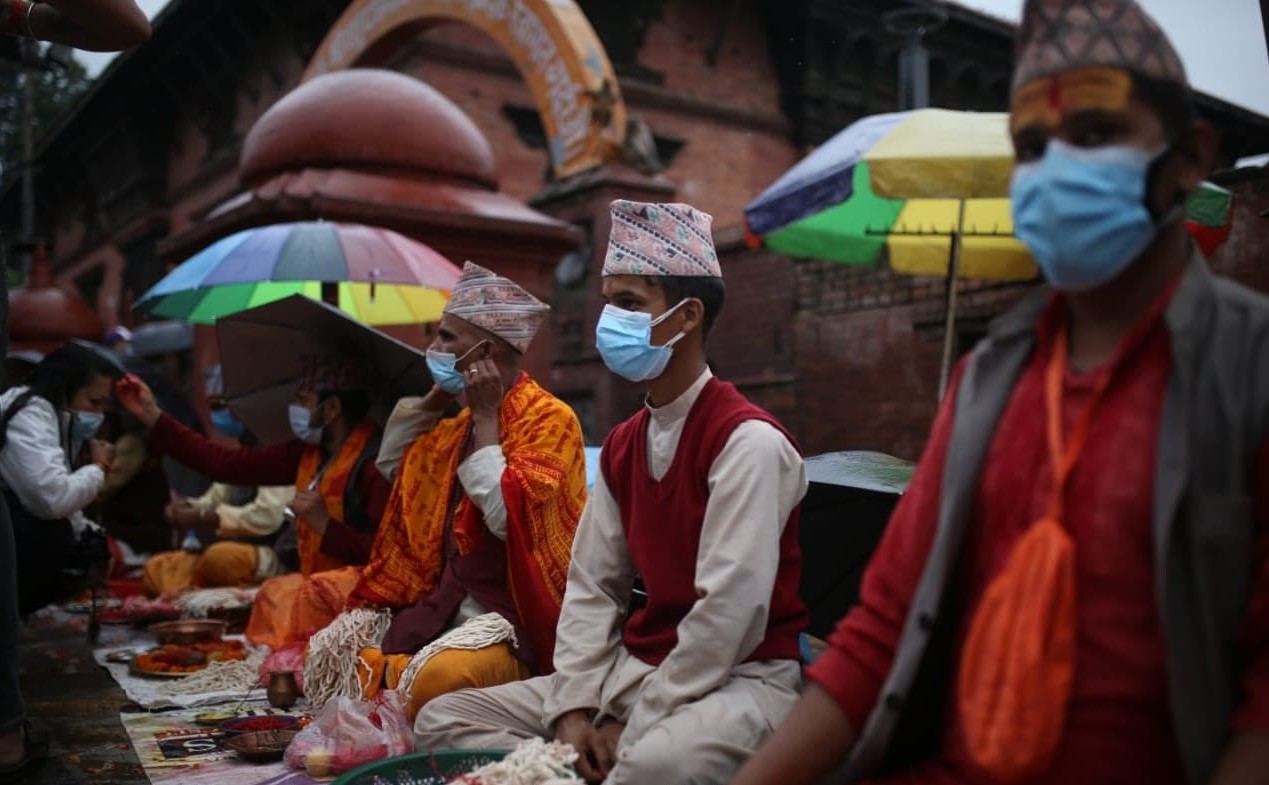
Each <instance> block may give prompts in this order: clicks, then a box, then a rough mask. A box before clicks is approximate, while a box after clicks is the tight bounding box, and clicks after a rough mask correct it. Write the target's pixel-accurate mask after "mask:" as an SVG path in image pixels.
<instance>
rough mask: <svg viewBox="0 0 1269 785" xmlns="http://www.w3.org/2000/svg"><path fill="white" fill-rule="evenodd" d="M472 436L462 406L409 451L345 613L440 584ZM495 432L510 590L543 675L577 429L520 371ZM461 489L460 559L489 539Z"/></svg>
mask: <svg viewBox="0 0 1269 785" xmlns="http://www.w3.org/2000/svg"><path fill="white" fill-rule="evenodd" d="M470 429H471V410H470V409H464V410H463V411H462V412H461V413H459V415H458V416H457V417H454V418H451V419H448V420H442V421H441V422H439V423H437V425H436V427H435V428H433V429H432V430H431V431H428V432H427V433H425V434H423V435H421V436H420V437H419V438H418V439H416V440H415V441H414V444H412V445H410V448H409V449H408V450H407V451H406V454H405V457H404V460H403V461H402V463H401V468H400V469H399V470H398V471H397V476H396V479H395V481H394V482H393V483H392V493H391V495H390V496H389V497H388V504H387V509H386V510H385V512H384V517H383V524H382V525H381V526H380V527H379V533H378V535H377V536H376V538H375V543H374V547H373V548H372V550H371V553H370V562H369V564H367V565H366V566H365V567H364V568H363V569H362V572H361V575H362V578H361V583H360V584H358V586H357V588H356V590H354V592H353V595H352V598H351V600H350V601H349V604H350V606H374V607H381V608H401V607H406V606H409V605H413V604H414V603H416V602H418V601H419V600H420V599H421V598H423V597H424V596H426V595H427V593H428V592H430V591H432V590H433V589H434V588H435V587H436V584H437V581H438V580H439V578H440V573H441V567H442V554H443V553H444V542H443V538H444V536H445V523H446V519H447V516H448V512H449V504H450V500H451V498H453V495H452V494H453V491H454V490H455V488H454V484H455V483H456V482H457V480H458V465H459V463H460V462H461V461H462V459H463V458H464V457H465V456H464V454H463V453H464V447H465V446H466V442H467V436H468V433H469V431H470ZM498 434H499V441H500V444H501V447H502V452H503V454H504V455H505V456H506V459H507V469H506V471H504V472H503V475H502V498H503V502H504V504H505V505H506V509H507V542H506V552H507V583H508V587H509V589H510V591H511V596H512V599H513V600H514V601H515V604H516V610H517V611H518V612H519V614H520V619H521V621H522V622H523V624H524V626H525V629H526V630H527V631H528V635H529V637H530V638H531V640H530V641H529V644H530V646H531V647H532V649H533V653H534V655H535V656H536V657H537V661H538V662H539V663H542V665H543V671H544V672H549V670H550V667H549V666H550V662H551V659H552V655H553V653H554V651H555V625H556V622H557V621H558V620H559V615H560V605H561V603H562V602H563V599H564V585H565V582H566V580H567V578H568V564H569V558H570V555H571V551H572V547H573V533H574V531H576V529H577V520H578V518H579V517H580V516H581V512H582V507H584V506H585V504H586V453H585V450H584V449H583V446H582V429H581V424H580V423H579V422H578V421H577V415H576V414H574V413H573V410H572V409H570V408H569V407H568V406H567V405H566V404H564V403H563V402H562V401H560V400H559V399H558V398H556V397H555V396H553V395H551V394H550V393H548V392H547V391H546V390H543V389H542V388H541V387H539V386H538V385H537V383H535V382H534V381H533V380H532V379H530V378H529V377H528V376H527V375H526V374H524V373H521V374H520V377H519V378H518V379H517V380H516V382H515V384H513V385H512V387H511V389H510V390H508V391H507V394H506V396H505V397H504V398H503V401H502V413H501V416H500V418H499V426H498ZM458 490H459V491H460V494H459V497H458V498H459V502H458V506H457V509H456V511H455V513H454V527H453V531H454V539H455V543H456V544H457V546H458V550H459V553H470V552H471V551H472V550H473V548H474V546H475V545H476V544H478V543H479V538H480V537H485V536H492V535H490V534H489V533H488V531H487V530H486V527H485V524H484V518H483V516H482V514H481V512H480V509H479V508H478V507H477V506H476V505H475V504H473V503H472V501H471V500H470V499H468V498H467V496H466V494H462V493H461V486H460V488H459V489H458Z"/></svg>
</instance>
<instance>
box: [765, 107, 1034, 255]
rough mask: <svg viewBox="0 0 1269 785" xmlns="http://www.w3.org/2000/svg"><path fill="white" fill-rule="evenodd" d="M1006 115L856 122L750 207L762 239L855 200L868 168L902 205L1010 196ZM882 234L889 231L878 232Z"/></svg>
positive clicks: (923, 112) (871, 178) (917, 113)
mask: <svg viewBox="0 0 1269 785" xmlns="http://www.w3.org/2000/svg"><path fill="white" fill-rule="evenodd" d="M1008 128H1009V115H1007V114H1004V113H1001V112H991V113H986V112H983V113H980V112H955V111H951V110H947V109H916V110H913V111H909V112H893V113H890V114H880V115H872V116H870V117H865V118H863V119H862V120H859V121H857V122H855V123H853V124H851V125H850V126H848V127H847V128H846V129H845V130H843V131H841V132H839V133H838V134H837V135H836V136H834V137H833V138H832V139H829V140H828V141H827V142H825V143H824V144H822V145H820V147H819V148H817V149H816V150H815V152H813V153H811V154H810V155H808V156H807V157H806V158H804V159H802V160H801V161H800V162H799V163H798V164H797V165H796V166H794V167H793V168H792V169H790V170H789V171H787V172H785V173H784V175H782V176H781V177H780V179H778V180H776V181H775V182H774V183H772V185H771V187H770V188H768V189H767V190H766V191H764V192H763V193H762V195H761V196H759V197H758V198H757V199H755V200H754V201H753V202H752V203H751V204H750V205H749V206H748V207H746V208H745V220H746V221H747V222H748V224H749V227H750V229H751V230H752V231H753V232H754V233H756V234H759V235H766V234H769V233H771V232H773V231H775V230H777V229H780V228H782V227H784V226H787V225H789V224H790V223H793V222H794V221H796V220H799V219H801V218H805V217H807V216H810V215H814V214H816V213H818V212H820V211H822V210H825V209H827V208H829V207H832V206H833V205H836V204H840V203H841V202H844V201H845V200H846V199H848V198H850V196H851V194H852V193H854V191H855V188H856V185H857V184H858V183H860V182H861V180H860V178H858V177H856V170H857V169H859V168H861V167H862V168H863V169H864V171H865V172H866V173H867V175H868V177H867V178H866V180H865V181H867V182H871V184H872V185H871V188H870V190H871V191H873V192H875V193H876V194H877V195H878V196H881V197H887V198H903V199H968V198H983V197H986V198H995V197H1007V196H1008V195H1009V177H1010V175H1011V174H1012V172H1013V144H1012V142H1011V141H1010V139H1009V130H1008ZM878 228H885V227H878Z"/></svg>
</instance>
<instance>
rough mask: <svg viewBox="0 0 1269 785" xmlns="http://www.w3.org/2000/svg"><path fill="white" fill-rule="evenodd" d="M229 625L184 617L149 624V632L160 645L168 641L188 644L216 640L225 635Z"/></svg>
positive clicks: (182, 644) (166, 643) (212, 620)
mask: <svg viewBox="0 0 1269 785" xmlns="http://www.w3.org/2000/svg"><path fill="white" fill-rule="evenodd" d="M228 626H229V625H227V624H225V623H224V622H223V621H217V620H215V619H186V620H184V621H165V622H159V623H158V624H151V625H150V632H152V633H154V637H155V638H157V639H158V641H159V645H160V646H166V645H168V644H170V643H174V644H177V645H178V646H188V645H190V644H191V643H203V642H204V641H218V640H220V639H221V638H223V637H224V636H225V629H226V628H227V627H228Z"/></svg>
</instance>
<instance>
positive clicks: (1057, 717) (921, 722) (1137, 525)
mask: <svg viewBox="0 0 1269 785" xmlns="http://www.w3.org/2000/svg"><path fill="white" fill-rule="evenodd" d="M1216 56H1219V55H1216ZM1009 124H1010V132H1011V134H1012V137H1013V144H1014V150H1015V152H1016V154H1017V165H1016V168H1015V170H1014V174H1013V182H1012V194H1011V196H1012V204H1013V217H1014V226H1015V227H1016V230H1017V234H1018V238H1019V239H1020V240H1022V242H1023V243H1025V244H1026V245H1027V247H1028V249H1029V250H1030V251H1031V252H1032V254H1033V255H1034V256H1035V259H1036V261H1037V263H1038V264H1039V266H1040V269H1041V271H1042V272H1043V273H1044V277H1045V279H1046V280H1047V282H1048V284H1049V288H1047V289H1041V290H1039V291H1037V292H1035V293H1034V295H1033V296H1032V297H1030V298H1029V299H1026V300H1024V301H1023V302H1022V303H1020V304H1019V305H1018V306H1017V307H1016V308H1015V309H1014V310H1013V311H1011V312H1010V313H1007V314H1006V315H1004V316H1003V317H1001V318H1000V319H999V320H998V321H997V322H996V323H995V324H994V325H993V326H992V328H991V330H990V332H989V334H988V336H987V338H986V339H985V340H984V341H982V342H981V343H979V344H978V346H976V347H975V349H974V351H973V352H972V353H971V354H970V355H969V356H968V357H967V358H966V359H965V360H964V361H962V363H961V365H960V367H959V368H958V369H957V374H956V378H955V382H954V384H953V387H952V389H951V391H950V392H949V393H948V396H947V399H946V400H945V401H944V403H943V407H942V410H941V411H940V412H939V414H938V416H937V418H936V420H935V422H934V426H933V432H932V433H931V435H930V439H929V442H928V443H927V444H926V447H925V453H924V455H922V457H921V461H920V464H919V465H918V467H917V471H916V474H915V475H914V477H913V479H912V483H911V485H910V486H909V488H908V490H907V492H906V493H905V494H904V496H903V499H902V500H901V501H900V503H899V505H898V507H897V508H896V509H895V512H894V516H893V517H892V519H891V521H890V523H889V526H888V527H887V530H886V534H885V537H884V538H883V540H882V542H881V545H880V546H879V548H878V550H877V552H876V554H875V555H874V556H873V559H872V562H871V563H870V564H869V566H868V570H867V572H866V574H865V576H864V581H863V586H862V590H861V595H860V603H859V605H857V606H856V607H855V608H854V609H853V610H852V611H851V612H850V613H849V614H847V616H846V617H845V618H844V619H843V620H842V621H841V622H840V624H839V625H838V627H837V630H836V631H835V632H834V634H833V635H832V637H831V639H830V641H829V647H828V650H827V651H826V652H825V653H824V654H823V655H822V657H821V658H820V659H819V660H817V661H816V662H815V663H814V664H813V665H812V666H811V668H810V669H809V670H808V673H807V675H808V678H809V681H810V686H809V687H808V688H807V690H806V692H805V694H804V695H803V696H802V699H801V702H800V703H799V704H798V706H797V708H796V709H794V711H793V713H792V714H791V715H790V716H789V719H788V720H787V721H786V722H785V724H784V725H783V726H782V727H781V728H779V729H778V730H777V732H776V734H775V735H774V736H773V737H772V739H771V741H770V742H768V743H767V744H766V745H765V746H764V747H763V748H762V749H761V750H760V751H759V752H758V753H757V754H756V755H755V756H754V757H753V758H752V759H751V760H750V761H749V763H748V764H747V765H746V766H745V768H744V769H743V770H742V771H741V772H740V773H739V775H737V777H736V778H735V779H734V780H732V783H733V785H777V784H778V785H810V783H813V782H818V781H821V778H823V777H824V776H825V775H828V774H829V773H830V772H832V771H834V770H835V769H838V767H844V770H842V771H837V772H836V774H837V776H836V777H835V780H836V781H839V782H843V783H861V782H862V783H868V784H869V785H883V784H894V785H899V784H906V783H911V784H912V785H916V784H917V783H919V784H920V785H1020V784H1021V783H1026V784H1027V785H1058V784H1059V783H1061V784H1062V785H1066V784H1067V783H1080V785H1110V784H1111V783H1114V785H1244V784H1246V785H1251V784H1252V783H1266V782H1269V440H1267V439H1266V436H1267V435H1269V301H1267V300H1266V299H1265V298H1263V297H1261V296H1260V295H1258V294H1255V293H1253V292H1251V291H1248V290H1246V289H1243V288H1242V287H1240V286H1238V285H1236V284H1234V283H1232V282H1230V281H1226V280H1222V279H1219V278H1216V277H1214V276H1213V275H1212V274H1211V272H1210V271H1209V270H1208V266H1207V262H1206V261H1205V260H1204V259H1203V257H1202V254H1201V253H1200V252H1199V250H1198V249H1197V248H1196V247H1195V245H1194V242H1193V241H1192V240H1191V238H1190V237H1189V236H1188V234H1187V232H1186V229H1185V225H1184V223H1183V220H1182V218H1183V210H1184V205H1185V202H1186V198H1187V196H1188V195H1189V194H1191V193H1193V192H1194V191H1195V189H1197V188H1198V187H1199V185H1200V183H1201V182H1202V180H1203V178H1204V177H1205V176H1206V175H1207V174H1208V172H1209V170H1210V168H1211V166H1212V162H1213V160H1214V157H1215V148H1216V139H1215V137H1214V134H1213V132H1212V130H1211V129H1210V128H1209V127H1208V126H1207V125H1205V124H1203V123H1202V122H1200V121H1199V120H1198V119H1197V118H1196V116H1195V114H1194V104H1193V100H1192V98H1191V95H1190V89H1189V86H1188V84H1187V82H1186V76H1185V71H1184V69H1183V67H1182V65H1181V60H1180V58H1179V57H1178V56H1177V53H1176V51H1175V50H1174V49H1173V48H1172V45H1171V43H1170V42H1169V41H1168V38H1167V36H1166V35H1164V33H1163V31H1162V30H1160V29H1159V27H1158V25H1157V24H1156V23H1155V21H1154V20H1153V19H1151V18H1150V17H1149V16H1148V15H1147V14H1146V12H1145V11H1144V10H1143V9H1142V7H1141V6H1140V5H1138V4H1137V3H1136V2H1133V1H1132V0H1029V1H1028V2H1027V3H1026V5H1025V6H1024V9H1023V14H1022V23H1021V25H1020V27H1019V29H1018V52H1017V65H1016V71H1015V75H1014V82H1013V96H1012V99H1011V106H1010V118H1009Z"/></svg>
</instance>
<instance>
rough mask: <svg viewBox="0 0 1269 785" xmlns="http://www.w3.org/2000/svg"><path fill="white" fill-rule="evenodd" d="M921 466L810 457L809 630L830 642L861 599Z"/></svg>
mask: <svg viewBox="0 0 1269 785" xmlns="http://www.w3.org/2000/svg"><path fill="white" fill-rule="evenodd" d="M915 468H916V467H915V465H914V464H912V463H911V462H909V461H905V460H903V459H901V458H895V457H894V456H891V455H886V454H884V453H879V452H864V451H848V452H833V453H826V454H824V455H816V456H813V457H810V458H807V459H806V478H807V480H808V481H809V483H810V487H808V488H807V491H806V498H805V499H803V500H802V516H801V519H800V524H799V532H798V534H799V537H798V539H799V542H800V544H801V546H802V585H801V591H800V593H801V595H802V600H803V602H805V603H806V605H807V607H808V608H809V609H810V613H811V624H810V626H809V628H808V629H807V632H809V633H810V634H811V635H814V636H815V637H817V638H824V637H827V635H828V634H829V633H830V632H831V631H832V629H833V627H834V626H835V625H836V624H837V621H838V620H839V619H841V617H842V616H844V615H846V612H847V611H848V610H850V609H851V607H853V606H854V605H855V603H857V602H858V601H859V584H860V581H861V580H862V578H863V572H864V568H865V567H867V566H868V560H869V559H871V558H872V553H873V551H874V550H876V548H877V543H878V542H880V541H881V535H882V533H883V532H884V531H885V528H886V523H887V522H888V521H889V520H890V514H891V513H892V512H893V511H894V508H895V505H896V504H898V503H899V497H900V495H902V493H903V492H904V491H905V490H906V489H907V487H908V482H909V480H910V479H911V477H912V472H913V471H914V470H915Z"/></svg>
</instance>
